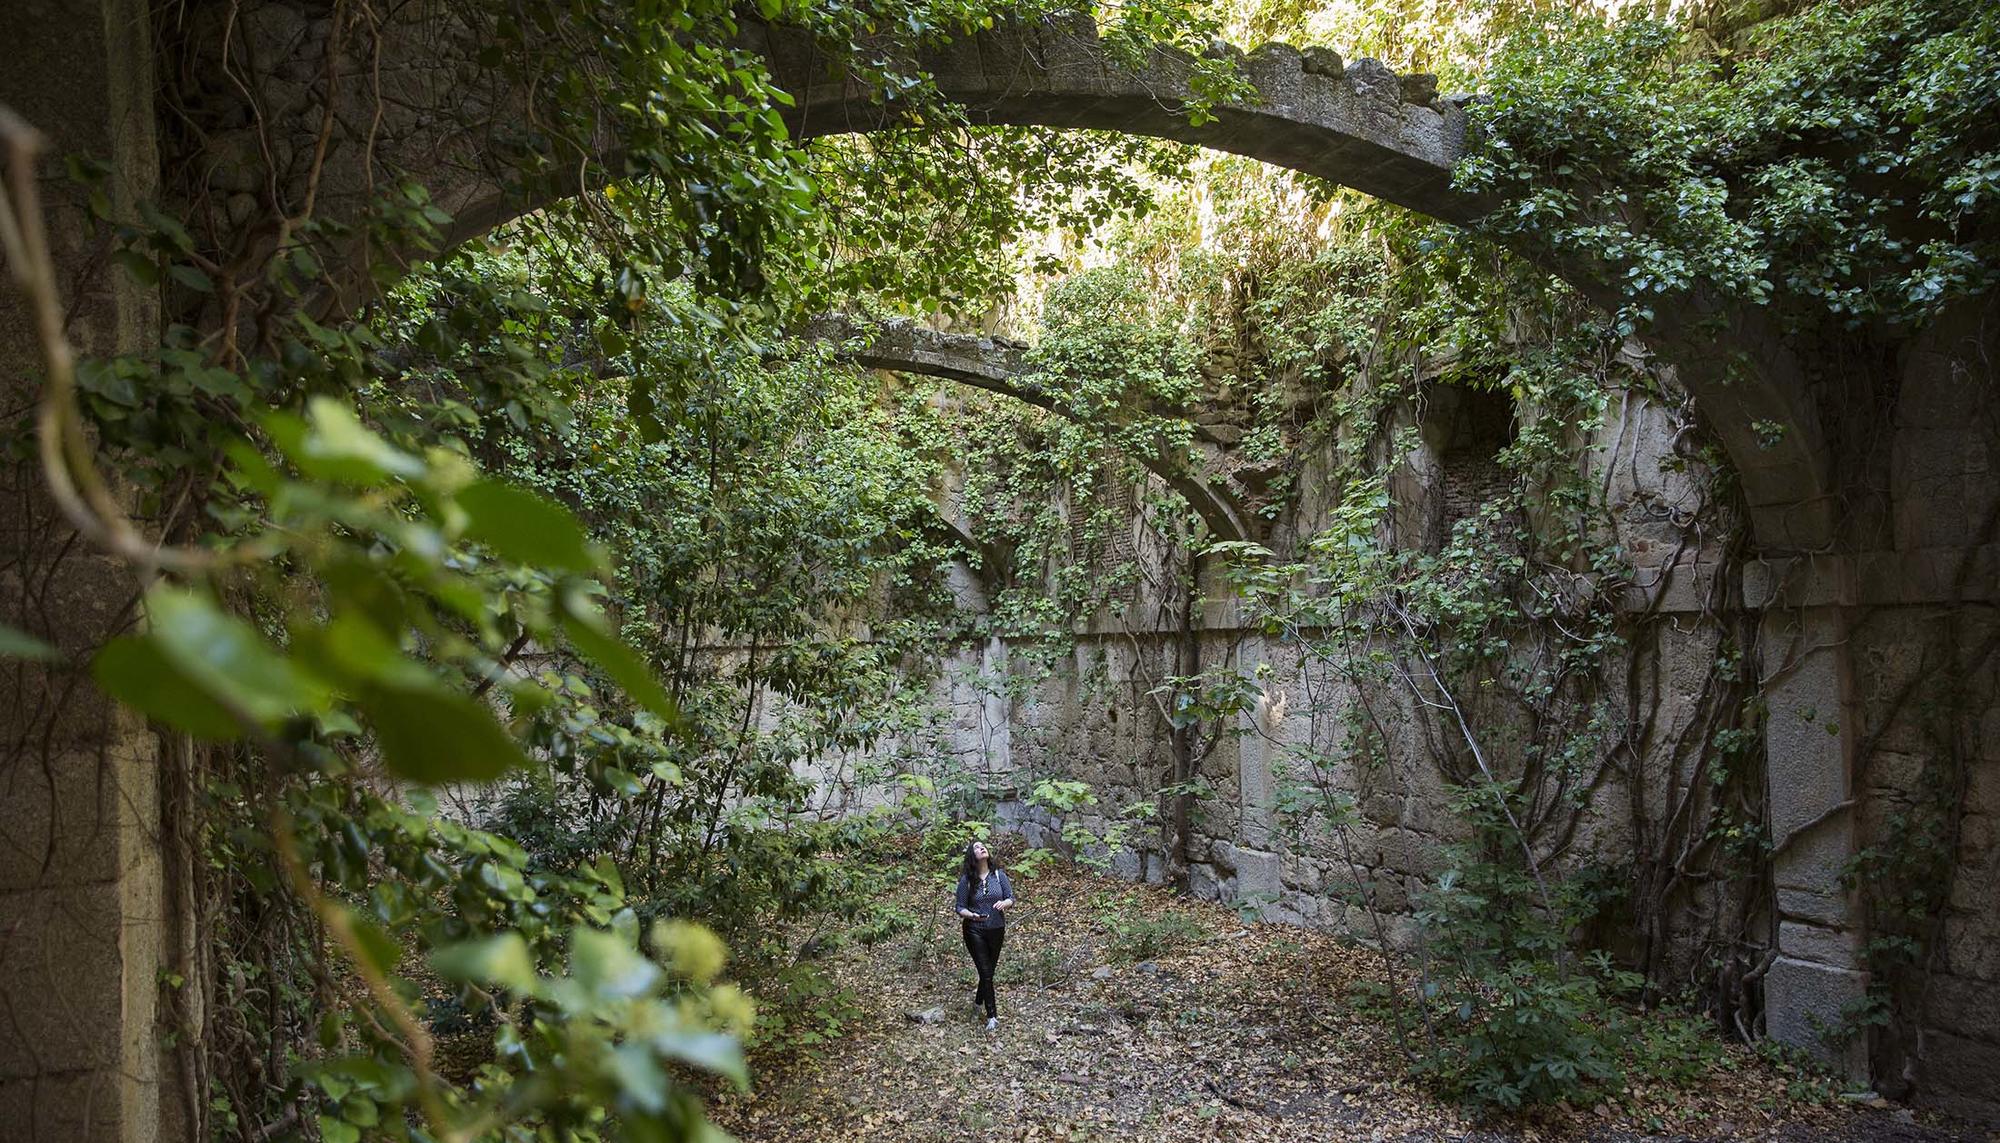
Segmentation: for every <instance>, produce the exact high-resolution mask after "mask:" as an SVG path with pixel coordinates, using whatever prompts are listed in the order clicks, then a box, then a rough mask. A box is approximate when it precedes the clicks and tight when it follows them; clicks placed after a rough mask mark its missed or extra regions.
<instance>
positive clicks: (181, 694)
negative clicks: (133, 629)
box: [93, 587, 331, 740]
mask: <svg viewBox="0 0 2000 1143" xmlns="http://www.w3.org/2000/svg"><path fill="white" fill-rule="evenodd" d="M146 615H147V618H148V619H149V620H150V621H151V624H152V630H151V631H149V632H147V633H146V634H145V635H140V636H131V637H127V638H124V639H119V640H114V641H113V642H112V643H110V644H108V645H106V646H105V648H104V650H102V651H100V652H99V653H98V656H97V660H96V663H95V665H94V668H93V671H94V674H95V677H96V678H97V680H98V684H99V685H100V686H102V687H103V688H104V689H105V690H106V691H107V692H108V693H110V694H111V695H112V696H113V697H115V698H117V699H119V700H120V701H122V702H125V703H127V704H128V705H130V706H133V707H135V708H137V709H139V710H141V711H144V712H145V713H146V714H148V715H151V716H152V717H154V718H158V719H160V720H161V721H163V722H166V723H168V724H170V725H172V726H176V727H179V728H180V729H182V730H185V731H187V732H188V733H190V734H194V735H198V736H200V737H203V738H210V739H220V740H227V739H231V738H235V737H237V736H238V734H239V733H240V732H241V727H239V726H238V725H237V722H236V719H235V717H233V716H232V715H231V713H230V712H231V711H240V712H242V713H243V714H244V715H245V716H247V717H249V718H251V719H252V720H254V721H256V722H259V723H262V724H264V725H266V726H271V725H275V724H277V723H278V722H280V721H282V720H284V719H286V718H290V717H292V716H293V715H297V714H315V713H318V712H320V711H323V710H325V709H326V708H327V707H328V705H329V702H330V699H331V695H330V693H329V692H328V690H327V688H326V686H325V685H324V684H323V683H321V682H320V681H319V680H318V679H316V678H314V677H312V676H311V675H309V674H307V673H306V672H304V671H302V670H300V669H299V668H298V667H297V666H296V665H295V664H294V663H293V662H292V661H291V660H289V659H287V658H285V657H284V656H282V655H280V654H278V653H277V652H276V651H274V650H272V649H271V647H270V646H269V644H267V643H265V641H264V637H263V636H262V635H259V634H258V633H257V630H256V629H255V628H253V627H251V626H250V625H249V624H248V623H245V622H244V621H243V620H241V619H238V618H237V617H235V616H233V615H229V614H227V613H225V612H223V611H222V609H221V608H219V607H217V606H216V605H215V603H214V602H213V601H212V600H210V599H209V598H208V597H207V596H205V595H201V594H198V593H196V592H191V591H184V590H181V589H179V588H171V587H156V588H154V589H153V590H152V591H151V592H149V593H147V596H146Z"/></svg>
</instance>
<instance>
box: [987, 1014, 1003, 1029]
mask: <svg viewBox="0 0 2000 1143" xmlns="http://www.w3.org/2000/svg"><path fill="white" fill-rule="evenodd" d="M999 1027H1000V1017H998V1016H988V1017H987V1018H986V1030H987V1031H988V1032H991V1031H994V1030H995V1029H997V1028H999Z"/></svg>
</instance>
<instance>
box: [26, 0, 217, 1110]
mask: <svg viewBox="0 0 2000 1143" xmlns="http://www.w3.org/2000/svg"><path fill="white" fill-rule="evenodd" d="M7 28H8V32H9V35H10V36H11V37H12V43H11V44H10V50H11V56H10V59H9V62H8V65H7V66H6V67H5V68H3V69H0V104H4V105H6V106H8V107H10V108H12V109H13V110H14V111H15V112H16V113H17V114H19V115H20V116H21V117H22V118H23V119H25V120H27V121H28V122H29V123H30V124H32V125H33V126H34V127H35V128H36V129H37V130H38V131H39V132H40V133H41V134H42V135H44V136H45V137H46V139H47V143H48V147H49V152H50V153H49V156H48V158H47V159H46V160H45V162H44V165H43V172H44V177H43V179H42V182H41V190H42V194H43V195H44V196H45V205H46V207H47V208H48V212H49V215H50V218H49V225H50V231H51V233H50V242H51V246H52V250H51V253H52V255H53V257H54V259H55V261H56V269H57V272H58V274H59V276H60V278H61V283H60V285H61V289H62V296H63V301H64V303H65V304H66V305H68V306H69V307H70V308H71V309H72V311H73V315H74V316H73V319H72V321H71V323H70V327H69V335H70V337H71V339H72V341H73V342H75V343H76V344H77V345H78V346H79V347H80V349H81V350H82V351H83V352H87V353H115V352H118V351H120V350H122V349H125V348H127V347H130V346H134V345H141V344H145V343H147V342H148V341H152V340H157V333H156V332H155V331H154V329H153V323H154V322H155V320H156V318H155V316H154V315H155V307H154V305H153V303H152V301H151V299H149V298H147V297H145V296H143V295H142V294H140V293H139V292H138V291H137V290H135V289H132V288H130V287H128V286H125V285H122V284H120V283H119V282H118V281H117V280H115V278H114V276H112V275H108V274H105V273H103V272H102V270H103V266H102V262H101V261H100V259H99V257H98V250H97V248H96V246H95V245H94V243H93V242H92V236H91V235H90V234H89V233H88V231H87V229H86V227H85V225H84V219H85V211H84V210H83V203H82V197H83V196H82V192H81V190H79V189H78V188H77V187H75V186H74V185H73V184H71V183H70V182H69V180H68V178H67V176H66V175H65V174H64V173H63V165H62V161H61V160H62V157H63V156H65V155H69V154H80V155H88V156H92V157H95V158H99V159H106V160H110V161H111V162H112V164H113V166H114V168H115V173H114V175H113V176H112V178H111V180H110V183H109V185H108V186H107V187H106V188H105V189H106V192H107V194H108V195H109V196H110V197H111V199H112V201H114V202H115V203H116V204H117V205H118V206H119V207H120V208H125V209H129V207H130V204H131V203H132V202H133V201H135V200H136V199H138V198H140V197H143V196H148V195H150V194H152V193H153V191H154V187H155V185H156V179H157V172H158V160H157V159H156V157H155V155H154V136H153V72H152V66H151V63H152V56H151V25H150V17H149V14H148V10H147V6H146V5H145V4H143V3H139V2H136V0H133V2H127V0H104V2H102V3H95V4H92V3H85V4H75V3H49V2H43V0H20V2H18V3H15V4H14V5H12V6H11V7H10V8H9V11H8V19H7ZM41 376H42V361H41V355H40V349H39V342H38V340H37V338H36V336H35V332H34V326H33V324H32V322H31V321H30V320H29V315H28V311H27V309H26V307H25V305H24V304H23V302H22V301H21V298H20V296H19V295H18V294H17V293H16V292H15V291H14V290H13V289H12V288H11V282H10V283H9V284H8V288H6V289H4V290H0V393H4V401H0V404H4V406H5V408H6V410H7V413H6V417H7V419H6V422H5V430H4V431H5V434H6V439H7V441H8V442H9V446H10V447H9V449H8V450H7V452H6V454H5V455H6V458H7V459H6V460H5V461H4V467H0V474H4V475H0V480H4V485H5V487H4V503H5V505H6V510H5V513H4V515H0V622H4V623H6V624H7V625H9V626H11V627H15V628H18V629H21V630H25V631H27V632H29V633H30V634H32V635H35V636H37V637H39V638H41V639H43V640H45V641H46V642H48V643H50V644H53V645H54V646H55V647H56V648H57V649H58V651H59V652H60V657H59V658H57V659H56V660H53V661H51V662H46V663H32V662H22V661H19V660H8V661H7V662H6V663H5V666H4V671H5V674H6V684H5V686H6V692H5V693H6V702H5V704H4V707H3V708H0V744H4V745H0V1135H4V1136H5V1137H6V1138H7V1139H8V1140H9V1141H10V1143H12V1141H19V1143H44V1141H46V1143H108V1141H112V1140H120V1141H124V1140H149V1139H152V1138H155V1137H156V1136H157V1135H158V1134H160V1133H161V1131H162V1115H163V1109H164V1111H165V1113H166V1114H168V1116H169V1119H168V1122H169V1123H171V1122H173V1120H172V1119H171V1115H172V1113H173V1111H174V1109H175V1108H176V1107H177V1106H178V1105H177V1103H176V1101H175V1093H173V1092H172V1090H171V1089H170V1088H166V1087H164V1084H163V1073H168V1074H170V1071H171V1069H169V1068H167V1067H166V1066H165V1065H164V1063H163V1058H162V1057H163V1052H162V1050H161V1037H160V1029H159V1028H158V1027H156V1020H157V1018H158V1014H159V1011H160V1003H159V996H160V984H159V970H160V967H161V964H162V959H161V952H162V944H163V941H164V940H165V939H166V936H167V927H166V923H165V913H166V908H165V897H164V892H165V884H164V880H163V873H162V861H163V852H162V847H161V838H160V830H161V815H160V800H159V777H158V765H159V758H158V751H157V748H156V742H155V739H154V738H153V736H152V735H151V734H150V733H149V732H148V731H147V729H146V727H145V725H144V723H143V721H142V720H141V719H138V718H136V717H135V716H133V715H131V714H129V713H127V712H124V711H122V710H120V709H118V708H117V707H116V706H115V705H114V704H113V703H112V702H111V701H110V700H109V699H107V698H106V697H104V696H103V695H101V694H99V693H98V692H97V691H96V690H95V689H94V688H93V687H92V686H91V685H90V683H89V681H88V677H87V673H86V670H85V664H86V663H87V661H88V659H87V656H88V655H89V653H90V651H91V650H92V649H94V648H95V647H96V646H97V644H98V643H100V642H101V641H102V640H103V639H104V638H106V637H107V636H108V635H110V634H112V633H114V632H115V631H117V630H118V629H119V628H121V627H122V626H124V625H127V624H129V623H130V622H131V604H132V602H133V601H134V599H135V597H136V592H137V584H136V582H135V581H134V578H133V576H132V574H131V573H130V572H129V571H128V570H127V569H125V568H124V567H122V566H121V565H119V564H118V563H117V562H115V561H113V560H112V559H110V558H109V557H106V556H103V555H100V554H98V553H97V552H95V551H94V550H92V549H91V548H90V547H89V546H88V545H87V544H85V543H83V542H82V541H80V540H79V538H78V537H77V535H76V534H75V532H74V531H72V530H71V529H70V528H69V527H68V525H67V524H66V523H65V522H64V521H63V519H62V517H61V516H60V515H59V514H58V513H57V512H56V510H55V508H54V506H53V505H52V504H51V503H50V501H49V500H48V498H47V497H46V495H45V493H44V492H43V490H42V479H41V471H40V468H39V466H38V465H37V464H36V463H34V462H33V461H32V460H31V459H26V458H31V457H32V456H33V455H34V453H33V449H32V434H33V413H34V408H35V394H36V392H37V391H38V390H39V388H40V379H41ZM168 1131H169V1132H171V1127H169V1128H168Z"/></svg>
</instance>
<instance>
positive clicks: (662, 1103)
mask: <svg viewBox="0 0 2000 1143" xmlns="http://www.w3.org/2000/svg"><path fill="white" fill-rule="evenodd" d="M610 1064H611V1066H610V1072H611V1077H612V1079H613V1080H615V1081H616V1082H617V1085H618V1094H619V1095H620V1096H621V1097H623V1098H624V1099H626V1100H629V1101H630V1102H631V1103H632V1105H633V1106H635V1107H637V1108H638V1109H639V1110H641V1111H644V1112H647V1113H649V1114H655V1115H656V1114H658V1113H659V1112H661V1111H662V1110H664V1109H665V1108H666V1106H667V1073H666V1072H665V1071H663V1070H661V1068H660V1064H659V1061H657V1060H655V1059H654V1058H653V1053H651V1052H649V1051H647V1050H646V1049H644V1048H642V1047H640V1046H639V1045H637V1044H621V1045H619V1046H618V1047H617V1048H614V1049H612V1052H611V1059H610Z"/></svg>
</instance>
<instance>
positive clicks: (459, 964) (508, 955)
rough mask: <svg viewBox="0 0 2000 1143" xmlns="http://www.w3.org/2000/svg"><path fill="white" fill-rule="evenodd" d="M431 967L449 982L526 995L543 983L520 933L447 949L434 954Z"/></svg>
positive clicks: (463, 942)
mask: <svg viewBox="0 0 2000 1143" xmlns="http://www.w3.org/2000/svg"><path fill="white" fill-rule="evenodd" d="M431 967H433V968H435V969H437V971H438V975H440V976H443V977H444V978H446V979H447V980H456V981H459V982H461V983H469V984H490V985H494V986H495V987H499V988H504V989H507V990H508V991H510V992H519V993H524V994H525V993H532V992H533V991H535V987H536V985H537V984H538V983H539V979H540V978H539V977H537V976H536V974H535V960H534V957H533V956H531V955H530V954H529V952H528V942H527V941H526V940H524V939H523V938H522V936H521V934H519V933H496V934H494V935H493V936H490V937H482V938H480V939H479V940H474V941H461V942H460V943H458V944H455V945H446V946H445V947H444V948H441V949H439V950H437V951H436V952H434V953H432V954H431Z"/></svg>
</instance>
